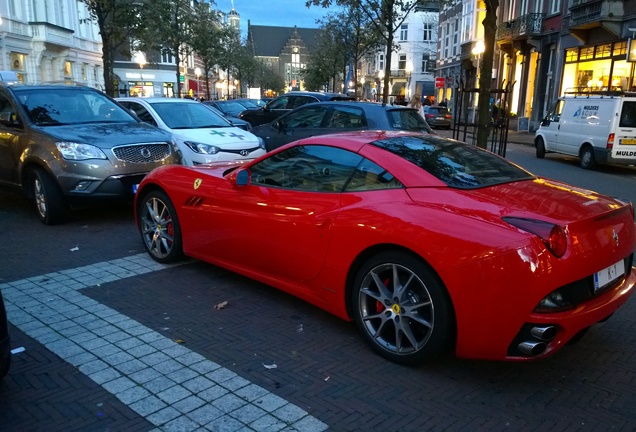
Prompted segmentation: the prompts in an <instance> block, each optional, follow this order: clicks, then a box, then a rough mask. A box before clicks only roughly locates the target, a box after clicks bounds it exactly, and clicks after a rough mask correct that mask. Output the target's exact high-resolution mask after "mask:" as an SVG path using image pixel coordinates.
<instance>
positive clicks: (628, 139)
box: [619, 138, 636, 145]
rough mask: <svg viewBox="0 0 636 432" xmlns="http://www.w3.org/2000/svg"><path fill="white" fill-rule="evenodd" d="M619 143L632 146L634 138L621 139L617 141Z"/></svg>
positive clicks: (634, 141) (635, 141)
mask: <svg viewBox="0 0 636 432" xmlns="http://www.w3.org/2000/svg"><path fill="white" fill-rule="evenodd" d="M619 143H620V144H622V145H634V144H636V139H634V138H623V139H622V140H619Z"/></svg>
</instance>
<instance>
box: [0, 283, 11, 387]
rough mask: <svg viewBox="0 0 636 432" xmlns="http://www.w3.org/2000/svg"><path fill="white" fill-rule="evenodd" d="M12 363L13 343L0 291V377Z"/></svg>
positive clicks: (7, 370) (2, 376)
mask: <svg viewBox="0 0 636 432" xmlns="http://www.w3.org/2000/svg"><path fill="white" fill-rule="evenodd" d="M10 365H11V344H10V341H9V323H8V321H7V311H6V309H5V308H4V301H3V300H2V293H1V292H0V379H2V378H4V376H5V375H6V374H7V373H8V372H9V366H10Z"/></svg>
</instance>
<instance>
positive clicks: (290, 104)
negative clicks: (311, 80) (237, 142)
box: [238, 91, 355, 126]
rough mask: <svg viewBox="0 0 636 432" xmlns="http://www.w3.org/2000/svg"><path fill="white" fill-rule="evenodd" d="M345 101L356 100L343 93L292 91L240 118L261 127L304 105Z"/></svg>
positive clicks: (244, 112) (243, 113) (240, 115)
mask: <svg viewBox="0 0 636 432" xmlns="http://www.w3.org/2000/svg"><path fill="white" fill-rule="evenodd" d="M344 100H348V101H353V100H355V99H354V98H352V97H350V96H347V95H345V94H342V93H321V92H302V91H292V92H289V93H285V94H283V95H280V96H278V97H277V98H274V99H272V100H271V101H269V102H267V104H265V106H264V107H260V108H259V109H256V110H245V111H243V112H242V113H240V114H239V116H238V117H239V118H240V119H241V120H245V121H247V122H249V123H250V124H251V125H252V126H259V125H262V124H265V123H269V122H271V121H274V120H275V119H277V118H278V117H280V116H281V115H283V114H285V113H287V112H289V111H291V110H293V109H294V108H298V107H299V106H302V105H306V104H310V103H314V102H321V101H344Z"/></svg>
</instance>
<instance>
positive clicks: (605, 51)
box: [596, 44, 612, 58]
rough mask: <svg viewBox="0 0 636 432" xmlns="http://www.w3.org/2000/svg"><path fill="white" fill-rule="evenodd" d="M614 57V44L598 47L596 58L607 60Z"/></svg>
mask: <svg viewBox="0 0 636 432" xmlns="http://www.w3.org/2000/svg"><path fill="white" fill-rule="evenodd" d="M611 55H612V44H605V45H598V46H597V47H596V58H606V57H610V56H611Z"/></svg>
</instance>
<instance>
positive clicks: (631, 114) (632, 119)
mask: <svg viewBox="0 0 636 432" xmlns="http://www.w3.org/2000/svg"><path fill="white" fill-rule="evenodd" d="M620 118H621V120H620V123H619V124H618V126H619V127H636V102H627V101H625V102H623V110H622V111H621V117H620Z"/></svg>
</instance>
